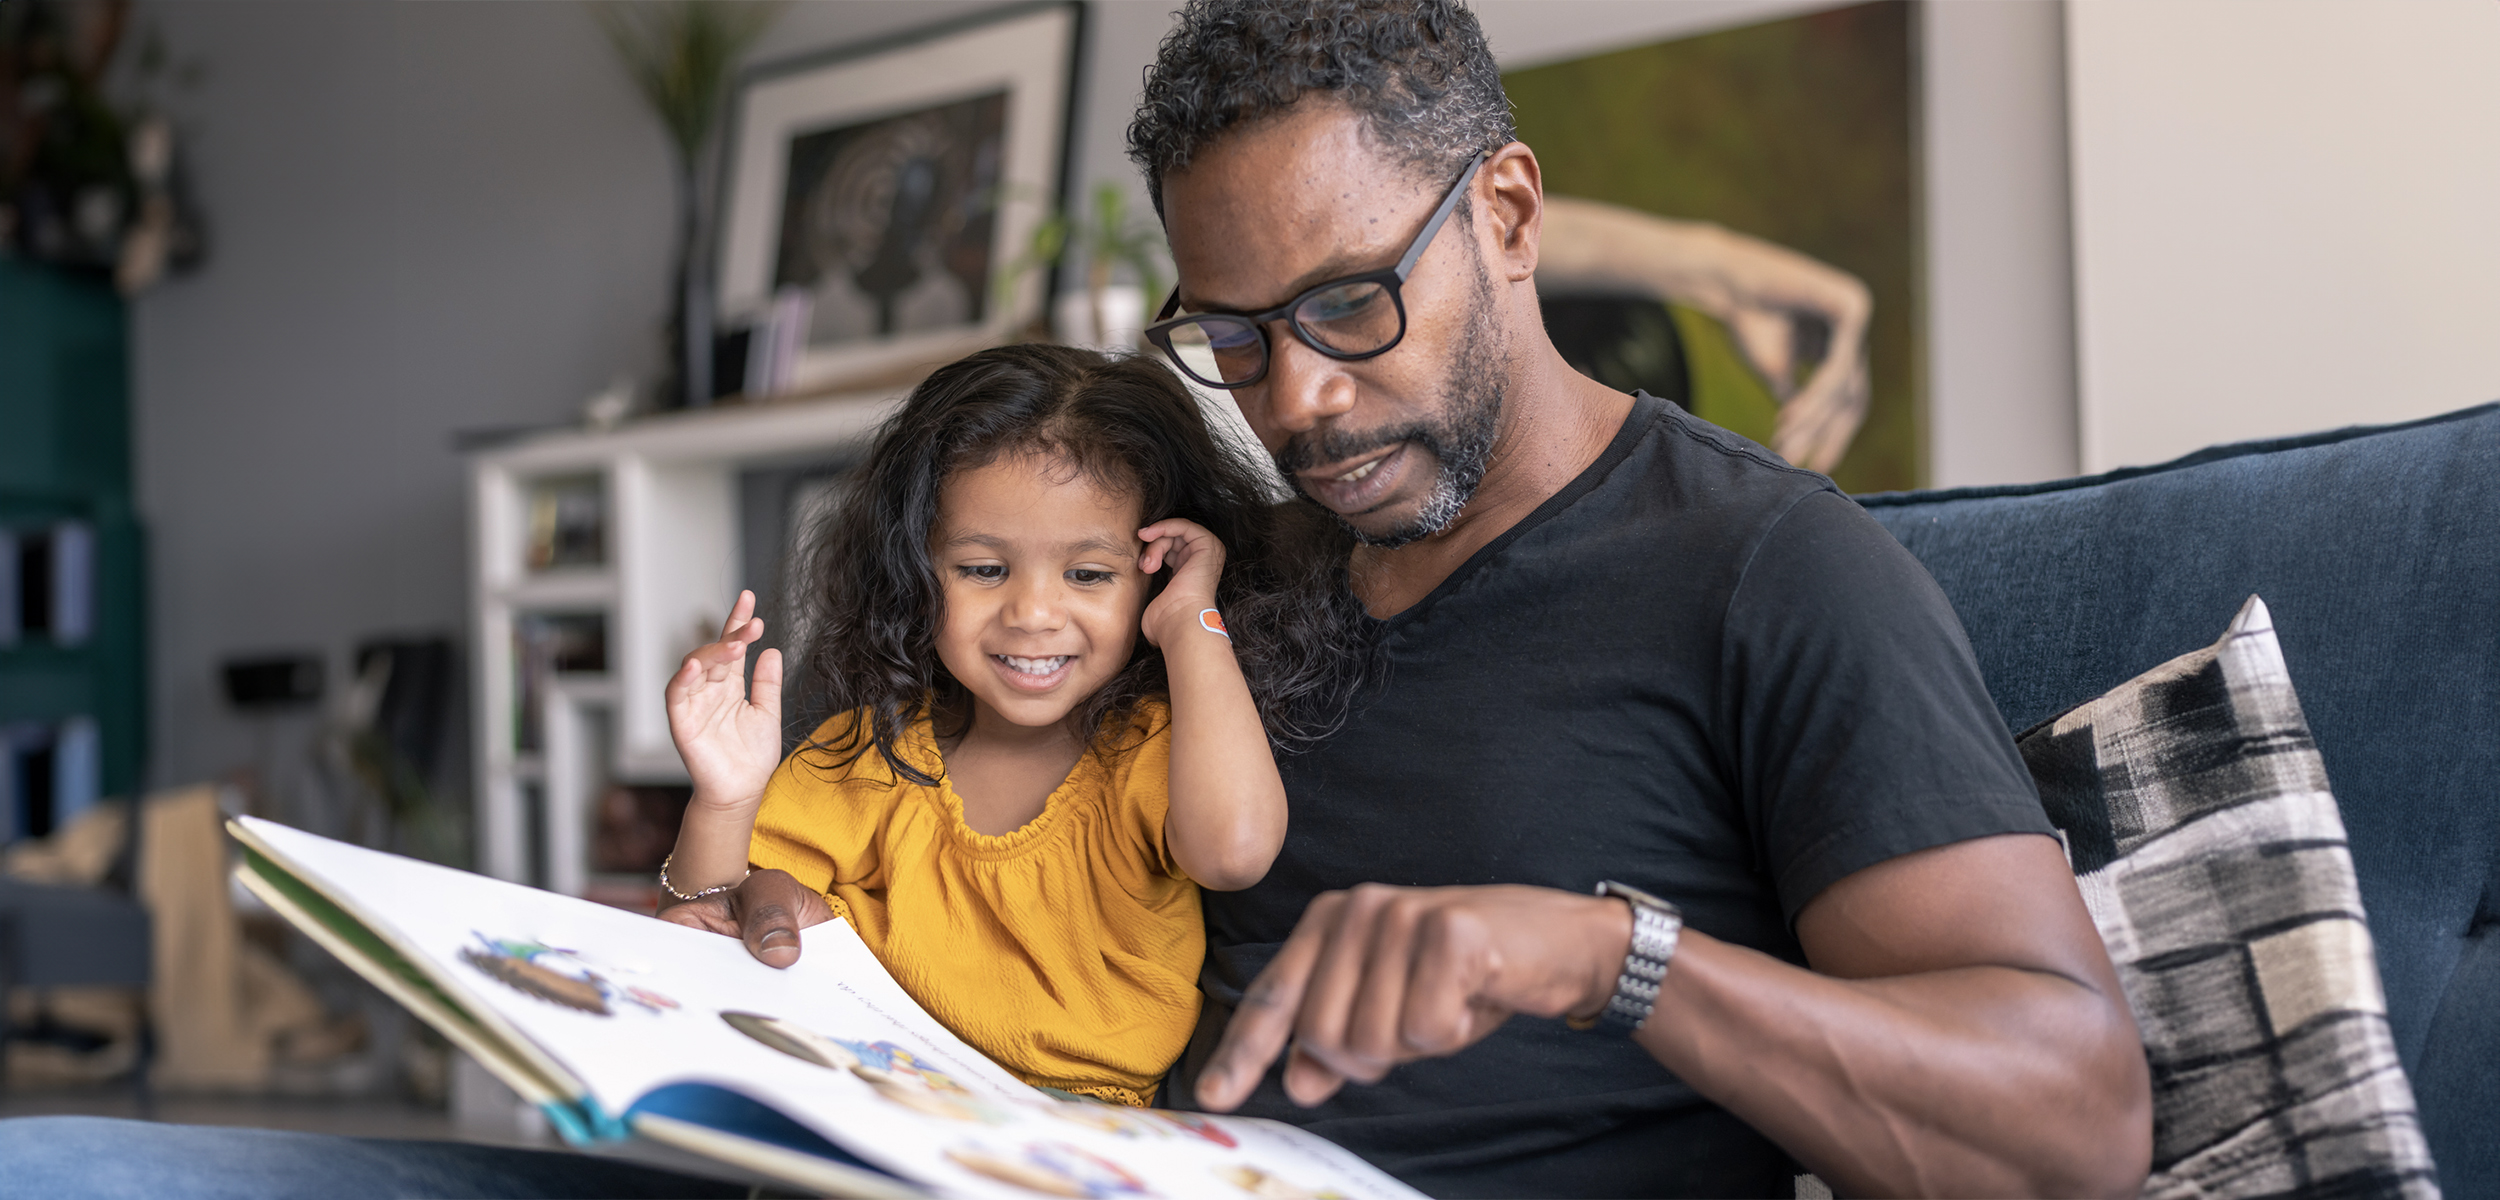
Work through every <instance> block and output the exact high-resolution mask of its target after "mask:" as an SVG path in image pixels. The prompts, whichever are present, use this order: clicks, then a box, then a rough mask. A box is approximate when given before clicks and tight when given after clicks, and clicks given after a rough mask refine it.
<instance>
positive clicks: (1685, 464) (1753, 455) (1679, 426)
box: [1572, 395, 1840, 558]
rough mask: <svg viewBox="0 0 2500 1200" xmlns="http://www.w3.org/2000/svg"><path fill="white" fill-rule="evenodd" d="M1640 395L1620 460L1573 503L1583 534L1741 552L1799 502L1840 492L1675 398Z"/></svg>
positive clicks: (1728, 552)
mask: <svg viewBox="0 0 2500 1200" xmlns="http://www.w3.org/2000/svg"><path fill="white" fill-rule="evenodd" d="M1639 400H1640V403H1638V404H1636V405H1635V406H1634V408H1633V410H1632V416H1631V418H1630V420H1631V421H1632V422H1634V423H1635V424H1636V425H1637V426H1638V427H1637V428H1629V429H1626V430H1625V436H1624V438H1623V439H1622V440H1621V441H1620V442H1619V445H1620V446H1621V448H1622V455H1621V457H1620V459H1619V460H1618V461H1616V462H1615V463H1614V464H1612V466H1611V468H1610V469H1609V470H1607V471H1606V473H1605V477H1604V478H1603V479H1601V480H1598V481H1597V482H1596V484H1595V486H1594V487H1593V488H1592V489H1591V490H1590V493H1589V494H1588V495H1587V496H1585V497H1583V498H1582V499H1581V502H1580V503H1576V504H1574V505H1573V506H1572V507H1573V508H1574V509H1576V510H1579V511H1577V512H1576V513H1575V514H1574V515H1575V517H1576V520H1575V521H1573V522H1572V523H1573V524H1575V525H1578V526H1580V527H1581V528H1582V530H1583V531H1588V530H1593V529H1600V530H1608V531H1613V532H1614V533H1615V534H1617V535H1619V536H1625V537H1631V538H1637V539H1642V540H1644V541H1654V540H1658V539H1664V540H1666V541H1668V542H1672V543H1676V544H1679V545H1682V546H1685V547H1688V548H1689V549H1690V550H1691V551H1694V552H1702V551H1708V552H1713V553H1718V554H1727V555H1734V556H1737V557H1739V558H1741V557H1742V556H1743V555H1744V554H1745V553H1746V551H1747V549H1748V548H1749V547H1751V546H1753V545H1756V544H1758V543H1759V542H1760V541H1761V540H1762V539H1763V538H1764V537H1766V536H1768V535H1769V533H1770V532H1771V530H1772V529H1774V528H1775V527H1777V526H1778V525H1779V523H1780V521H1781V519H1782V518H1783V517H1784V516H1786V515H1787V514H1788V512H1789V511H1790V510H1791V509H1793V508H1795V507H1796V506H1797V504H1798V502H1799V501H1801V500H1803V499H1805V498H1806V497H1808V496H1813V495H1817V494H1829V495H1831V496H1834V497H1838V496H1839V494H1840V493H1839V491H1838V489H1836V488H1834V487H1833V486H1832V482H1831V481H1830V480H1829V479H1826V478H1824V477H1823V476H1821V475H1818V474H1816V473H1814V472H1812V471H1807V470H1802V469H1800V468H1797V467H1792V466H1790V465H1788V464H1787V463H1786V462H1784V461H1782V460H1781V459H1780V457H1779V456H1778V455H1776V454H1773V453H1771V452H1770V451H1769V450H1766V449H1764V448H1763V447H1761V446H1760V445H1757V444H1756V443H1754V442H1752V441H1749V440H1747V439H1745V438H1743V437H1740V436H1738V435H1736V434H1733V433H1730V432H1728V431H1727V430H1724V429H1721V428H1719V427H1718V426H1716V425H1712V424H1710V423H1709V422H1707V421H1704V420H1702V419H1701V418H1699V417H1696V416H1693V415H1692V414H1691V413H1688V412H1686V411H1684V410H1683V409H1681V408H1679V407H1677V406H1675V405H1673V404H1669V403H1666V402H1665V401H1661V400H1656V399H1654V398H1651V397H1649V396H1646V395H1643V396H1640V397H1639ZM1575 540H1576V539H1575Z"/></svg>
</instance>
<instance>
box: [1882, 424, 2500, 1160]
mask: <svg viewBox="0 0 2500 1200" xmlns="http://www.w3.org/2000/svg"><path fill="white" fill-rule="evenodd" d="M1860 503H1862V504H1864V505H1865V506H1866V508H1867V510H1868V511H1869V512H1870V513H1872V514H1873V515H1874V517H1875V519H1876V520H1878V521H1880V522H1882V523H1883V525H1884V526H1885V527H1886V528H1887V529H1890V530H1891V531H1892V533H1893V535H1894V536H1895V537H1898V538H1900V539H1901V542H1902V544H1903V545H1905V546H1907V547H1909V549H1910V551H1911V553H1913V554H1916V555H1917V556H1918V557H1919V559H1920V560H1921V561H1923V562H1925V563H1926V564H1927V569H1928V570H1929V571H1930V572H1932V573H1933V574H1934V575H1935V577H1936V582H1937V583H1939V584H1941V585H1942V586H1943V588H1944V591H1945V594H1946V595H1947V596H1948V597H1950V598H1951V599H1952V601H1953V606H1954V608H1955V610H1956V611H1958V612H1959V613H1960V614H1961V618H1962V623H1963V625H1964V626H1965V627H1966V628H1967V629H1968V630H1969V631H1970V638H1971V644H1972V646H1973V648H1974V649H1975V650H1976V651H1977V652H1978V655H1979V666H1980V669H1981V671H1983V672H1984V673H1985V674H1986V676H1987V680H1988V688H1989V691H1990V693H1991V694H1992V695H1994V696H1995V698H1996V701H1997V707H1998V709H1999V711H2000V712H2002V713H2003V714H2004V717H2005V722H2006V724H2007V725H2008V726H2010V727H2012V728H2013V729H2015V730H2016V731H2020V730H2023V729H2026V728H2028V727H2030V726H2031V725H2033V724H2035V723H2037V722H2039V721H2040V720H2042V719H2044V718H2047V717H2051V716H2055V715H2057V714H2058V713H2060V712H2063V711H2065V710H2066V709H2068V708H2071V707H2073V706H2074V705H2076V704H2078V703H2081V702H2082V701H2085V700H2089V699H2091V698H2093V697H2095V696H2098V695H2100V694H2101V693H2102V692H2104V691H2106V690H2108V689H2109V688H2111V687H2113V686H2115V685H2117V684H2119V683H2122V682H2125V681H2126V680H2128V679H2130V678H2133V677H2134V676H2135V675H2136V674H2138V673H2140V672H2142V671H2144V670H2145V669H2147V668H2149V667H2152V666H2154V665H2156V664H2159V663H2161V662H2164V661H2167V660H2168V659H2171V658H2173V657H2176V656H2177V655H2180V654H2184V653H2186V652H2188V651H2190V650H2193V649H2196V648H2198V647H2200V646H2204V645H2207V644H2209V643H2211V642H2212V641H2213V640H2214V639H2215V638H2216V637H2217V636H2219V635H2220V634H2221V632H2222V629H2223V626H2224V625H2225V624H2226V623H2228V622H2229V621H2230V619H2231V614H2232V613H2233V612H2234V611H2236V610H2237V609H2238V608H2239V605H2240V602H2241V601H2242V600H2245V599H2246V598H2247V597H2248V596H2249V594H2250V593H2252V592H2253V593H2255V594H2257V595H2261V596H2263V597H2265V600H2266V604H2267V606H2268V607H2269V608H2270V609H2272V611H2273V614H2274V622H2275V626H2276V629H2277V631H2278V634H2279V637H2280V639H2281V642H2282V646H2283V656H2284V659H2285V661H2286V662H2287V663H2288V664H2289V666H2290V668H2291V672H2292V683H2293V686H2294V687H2296V688H2298V689H2299V692H2300V700H2301V707H2302V709H2303V711H2304V712H2305V713H2306V714H2307V715H2308V718H2309V724H2310V727H2311V732H2312V733H2314V734H2315V736H2316V738H2317V744H2318V749H2319V752H2320V753H2321V754H2322V755H2323V756H2324V758H2325V760H2326V767H2327V775H2328V778H2329V780H2330V781H2331V783H2332V784H2333V786H2334V789H2335V796H2336V800H2337V802H2338V803H2339V804H2340V805H2341V807H2342V809H2343V816H2344V824H2345V826H2346V828H2347V830H2348V832H2349V833H2350V835H2351V838H2352V856H2353V862H2354V866H2355V869H2356V870H2357V871H2358V872H2359V874H2360V877H2361V893H2362V901H2363V903H2364V904H2365V905H2366V906H2367V908H2368V912H2369V918H2370V929H2371V933H2372V936H2373V938H2374V940H2375V941H2376V942H2377V946H2378V958H2379V971H2380V975H2381V977H2382V980H2383V982H2384V984H2385V986H2386V991H2387V1002H2388V1019H2389V1023H2390V1025H2391V1026H2392V1027H2393V1029H2394V1032H2395V1037H2396V1045H2397V1051H2398V1053H2399V1054H2400V1055H2401V1056H2402V1057H2403V1059H2404V1065H2405V1069H2406V1071H2407V1072H2408V1073H2409V1074H2410V1076H2411V1078H2412V1082H2413V1091H2414V1096H2415V1099H2416V1101H2417V1102H2418V1103H2419V1104H2420V1106H2421V1113H2422V1122H2423V1127H2424V1131H2425V1132H2426V1134H2427V1135H2428V1136H2429V1138H2430V1143H2431V1153H2432V1155H2433V1157H2434V1158H2435V1160H2436V1161H2437V1163H2438V1165H2439V1172H2440V1178H2441V1182H2442V1184H2443V1185H2444V1186H2445V1188H2446V1191H2447V1193H2448V1194H2449V1195H2451V1196H2500V404H2490V405H2484V406H2481V407H2478V408H2470V409H2466V410H2464V411H2462V412H2456V413H2450V414H2448V415H2446V416H2442V417H2434V418H2431V419H2428V420H2423V421H2414V422H2410V423H2407V424H2402V425H2389V426H2380V427H2374V428H2356V429H2344V430H2337V431H2334V432H2331V433H2322V434H2314V435H2310V436H2305V437H2296V438H2284V439H2279V440H2274V441H2263V442H2247V443H2242V444H2239V445H2231V446H2219V447H2215V448H2213V449H2210V450H2204V451H2200V452H2198V453H2196V454H2192V455H2189V456H2188V457H2186V458H2182V459H2179V460H2178V461H2176V462H2171V463H2166V464H2163V465H2161V466H2156V467H2143V468H2130V469H2127V470H2123V471H2114V472H2111V473H2109V474H2107V475H2099V476H2093V477H2089V478H2083V479H2070V480H2060V481H2057V482H2054V483H2044V484H2031V485H2024V486H2018V487H2001V488H1967V489H1960V490H1954V491H1932V492H1895V493H1887V494H1883V495H1875V496H1865V497H1860Z"/></svg>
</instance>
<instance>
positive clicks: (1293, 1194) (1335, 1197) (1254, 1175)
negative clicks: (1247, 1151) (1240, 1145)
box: [1215, 1163, 1346, 1200]
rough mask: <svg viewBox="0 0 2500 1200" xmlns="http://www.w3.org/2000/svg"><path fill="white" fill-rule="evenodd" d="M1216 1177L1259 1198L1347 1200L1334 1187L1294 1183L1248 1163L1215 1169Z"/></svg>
mask: <svg viewBox="0 0 2500 1200" xmlns="http://www.w3.org/2000/svg"><path fill="white" fill-rule="evenodd" d="M1215 1174H1216V1177H1217V1178H1219V1179H1222V1180H1223V1181H1224V1182H1226V1183H1229V1184H1231V1185H1233V1186H1234V1187H1237V1188H1240V1189H1241V1190H1243V1191H1245V1192H1248V1193H1250V1194H1251V1195H1253V1196H1256V1197H1258V1198H1259V1200H1346V1198H1345V1193H1343V1192H1339V1191H1336V1190H1335V1189H1333V1188H1330V1189H1320V1188H1307V1187H1304V1186H1302V1185H1301V1184H1298V1183H1293V1182H1290V1181H1288V1180H1287V1179H1285V1178H1284V1177H1283V1176H1281V1175H1278V1174H1276V1173H1275V1172H1274V1171H1268V1170H1262V1169H1261V1168H1258V1167H1254V1166H1251V1165H1250V1164H1248V1163H1232V1164H1229V1165H1226V1166H1221V1167H1217V1168H1216V1169H1215Z"/></svg>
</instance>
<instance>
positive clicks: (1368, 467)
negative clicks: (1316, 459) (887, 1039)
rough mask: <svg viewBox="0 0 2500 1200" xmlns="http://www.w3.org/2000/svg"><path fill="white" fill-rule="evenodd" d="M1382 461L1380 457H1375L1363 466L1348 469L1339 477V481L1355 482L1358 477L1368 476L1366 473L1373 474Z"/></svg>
mask: <svg viewBox="0 0 2500 1200" xmlns="http://www.w3.org/2000/svg"><path fill="white" fill-rule="evenodd" d="M1380 462H1381V460H1379V459H1377V458H1375V459H1373V460H1371V461H1370V462H1367V463H1364V464H1363V465H1362V466H1359V467H1356V468H1354V469H1353V470H1351V471H1348V472H1346V473H1345V474H1343V475H1339V476H1338V477H1337V482H1339V483H1352V482H1354V481H1355V480H1357V479H1361V478H1362V477H1364V476H1366V475H1369V474H1371V473H1372V472H1373V471H1374V470H1375V469H1377V468H1378V467H1379V466H1380Z"/></svg>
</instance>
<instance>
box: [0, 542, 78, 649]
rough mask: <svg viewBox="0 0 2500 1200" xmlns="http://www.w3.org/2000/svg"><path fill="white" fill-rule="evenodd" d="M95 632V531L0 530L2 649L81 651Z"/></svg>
mask: <svg viewBox="0 0 2500 1200" xmlns="http://www.w3.org/2000/svg"><path fill="white" fill-rule="evenodd" d="M94 632H95V528H94V527H93V526H91V525H88V524H87V523H86V522H84V521H62V522H59V523H57V524H53V525H48V526H37V527H33V528H27V527H19V528H14V529H11V528H0V646H13V645H20V644H24V643H27V642H35V641H46V642H51V643H52V644H54V645H59V646H76V645H80V644H83V643H84V642H86V640H87V639H88V637H90V636H92V635H93V634H94Z"/></svg>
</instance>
